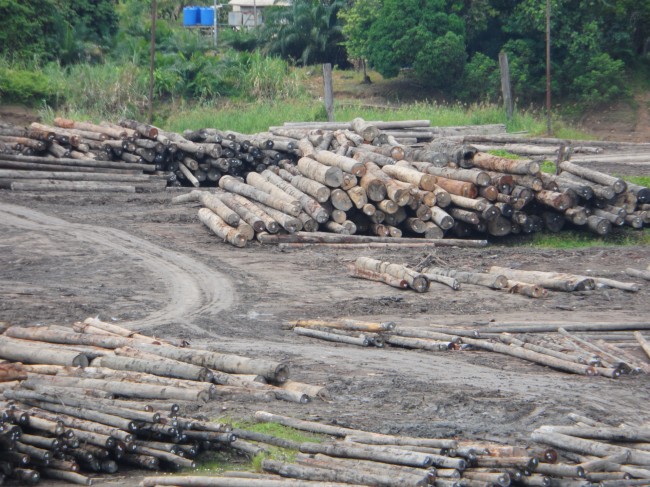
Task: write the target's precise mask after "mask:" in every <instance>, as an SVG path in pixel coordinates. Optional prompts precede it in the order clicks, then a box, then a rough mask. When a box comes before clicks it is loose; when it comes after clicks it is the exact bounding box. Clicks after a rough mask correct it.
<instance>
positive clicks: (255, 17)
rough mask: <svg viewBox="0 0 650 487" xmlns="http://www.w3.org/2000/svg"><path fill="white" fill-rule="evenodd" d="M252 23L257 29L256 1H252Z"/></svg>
mask: <svg viewBox="0 0 650 487" xmlns="http://www.w3.org/2000/svg"><path fill="white" fill-rule="evenodd" d="M253 22H255V28H257V0H253Z"/></svg>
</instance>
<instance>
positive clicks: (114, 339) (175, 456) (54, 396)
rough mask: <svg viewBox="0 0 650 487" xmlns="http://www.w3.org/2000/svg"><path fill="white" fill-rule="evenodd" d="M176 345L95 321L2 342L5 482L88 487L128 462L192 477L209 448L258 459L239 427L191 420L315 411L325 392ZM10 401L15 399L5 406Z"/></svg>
mask: <svg viewBox="0 0 650 487" xmlns="http://www.w3.org/2000/svg"><path fill="white" fill-rule="evenodd" d="M180 345H187V344H186V343H181V344H179V345H175V344H173V343H171V342H169V341H164V340H158V339H155V338H151V337H148V336H146V335H141V334H139V333H135V332H133V331H131V330H128V329H125V328H122V327H120V326H117V325H114V324H111V323H106V322H103V321H100V320H98V319H96V318H89V319H87V320H85V321H84V322H83V323H81V322H79V323H76V324H75V325H74V326H73V329H69V328H66V327H60V326H40V327H17V326H9V327H7V329H6V330H5V332H4V333H3V334H2V335H0V411H2V413H1V414H0V477H2V476H3V475H5V476H7V477H8V478H16V479H18V480H19V481H21V482H24V483H36V482H37V481H38V479H39V478H40V477H41V476H44V477H49V478H54V479H62V480H66V481H68V482H72V483H78V484H81V485H89V484H90V478H89V477H88V476H86V475H85V474H84V473H83V472H86V473H99V472H106V473H115V472H116V471H117V470H118V468H119V464H124V465H132V466H136V467H140V468H146V469H153V470H157V469H159V468H162V469H172V470H173V469H178V468H193V467H194V466H195V462H194V458H195V457H196V455H197V454H198V453H199V452H201V451H204V450H213V449H223V448H227V449H229V450H231V451H233V452H241V451H244V452H248V451H249V449H247V446H248V445H247V444H246V443H241V444H239V443H235V440H236V439H237V435H235V434H234V433H232V431H231V428H230V426H228V425H224V424H217V423H212V422H207V421H201V420H196V419H193V418H189V417H184V416H183V414H182V411H183V410H184V409H185V407H186V406H190V405H191V406H193V407H194V408H195V407H196V406H197V405H199V404H202V403H205V402H207V401H214V400H219V401H228V400H232V401H255V402H268V401H275V400H285V401H291V402H296V403H299V404H304V403H306V402H308V401H309V400H310V399H311V398H314V397H324V396H325V394H326V392H327V391H326V389H325V388H323V387H319V386H314V385H310V384H305V383H301V382H296V381H292V380H289V369H288V366H287V365H286V364H284V363H278V362H273V361H269V360H264V359H259V358H249V357H243V356H239V355H232V354H225V353H217V352H213V351H209V350H203V349H195V348H190V347H188V346H180ZM2 397H4V399H2Z"/></svg>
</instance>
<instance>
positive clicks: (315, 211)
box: [262, 169, 329, 223]
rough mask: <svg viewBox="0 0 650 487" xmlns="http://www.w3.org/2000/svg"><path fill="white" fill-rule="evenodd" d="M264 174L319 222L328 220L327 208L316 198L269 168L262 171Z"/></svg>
mask: <svg viewBox="0 0 650 487" xmlns="http://www.w3.org/2000/svg"><path fill="white" fill-rule="evenodd" d="M262 176H263V177H264V178H266V179H267V180H268V181H269V182H271V183H273V184H275V185H276V186H277V187H278V188H280V189H281V190H283V191H284V192H286V193H287V194H289V195H290V196H292V197H293V198H295V199H296V200H298V201H299V202H300V204H301V206H302V208H303V210H304V211H305V212H306V213H307V214H308V215H309V216H310V217H312V218H313V219H314V220H316V221H317V222H318V223H325V222H326V221H327V219H328V217H329V215H328V213H327V210H325V208H323V207H322V206H321V205H320V204H319V203H318V201H316V200H315V199H314V198H312V197H311V196H309V195H308V194H306V193H304V192H303V191H301V190H300V189H298V188H297V187H295V186H294V185H292V184H291V183H289V182H287V181H285V180H283V179H282V178H281V177H280V176H278V175H276V174H274V173H273V172H271V171H269V170H268V169H267V170H265V171H264V172H262ZM325 189H326V191H327V192H328V193H329V190H327V188H325Z"/></svg>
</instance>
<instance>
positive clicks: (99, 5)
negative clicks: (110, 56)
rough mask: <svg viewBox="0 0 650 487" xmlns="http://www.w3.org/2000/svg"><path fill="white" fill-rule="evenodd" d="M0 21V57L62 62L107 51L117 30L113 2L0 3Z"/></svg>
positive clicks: (12, 0)
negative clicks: (91, 51) (92, 51)
mask: <svg viewBox="0 0 650 487" xmlns="http://www.w3.org/2000/svg"><path fill="white" fill-rule="evenodd" d="M0 18H2V22H3V28H2V29H0V53H2V54H4V55H13V56H16V57H18V58H33V57H35V56H36V57H38V58H41V59H44V60H50V59H57V58H58V59H61V60H62V61H64V62H73V61H79V60H80V58H81V54H82V53H83V51H84V49H85V48H86V47H88V44H92V45H93V46H94V48H96V49H97V50H100V49H104V48H106V47H110V44H111V40H112V38H113V36H114V35H115V33H116V32H117V28H118V18H117V14H116V12H115V5H114V2H113V1H112V0H73V1H65V0H32V1H30V2H22V1H17V0H0Z"/></svg>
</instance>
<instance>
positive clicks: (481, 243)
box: [258, 232, 487, 247]
mask: <svg viewBox="0 0 650 487" xmlns="http://www.w3.org/2000/svg"><path fill="white" fill-rule="evenodd" d="M260 237H261V238H260ZM258 240H259V241H260V242H261V243H273V244H276V243H290V242H302V243H391V242H394V241H395V240H394V239H392V238H385V237H373V236H366V235H345V236H342V235H332V234H331V233H327V232H311V233H306V232H297V233H295V234H293V235H262V236H258ZM400 242H404V243H407V242H408V243H430V244H432V245H437V246H440V247H454V246H458V247H485V246H487V241H486V240H463V239H442V240H439V239H432V240H429V241H428V242H427V240H426V239H421V238H402V239H400Z"/></svg>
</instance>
